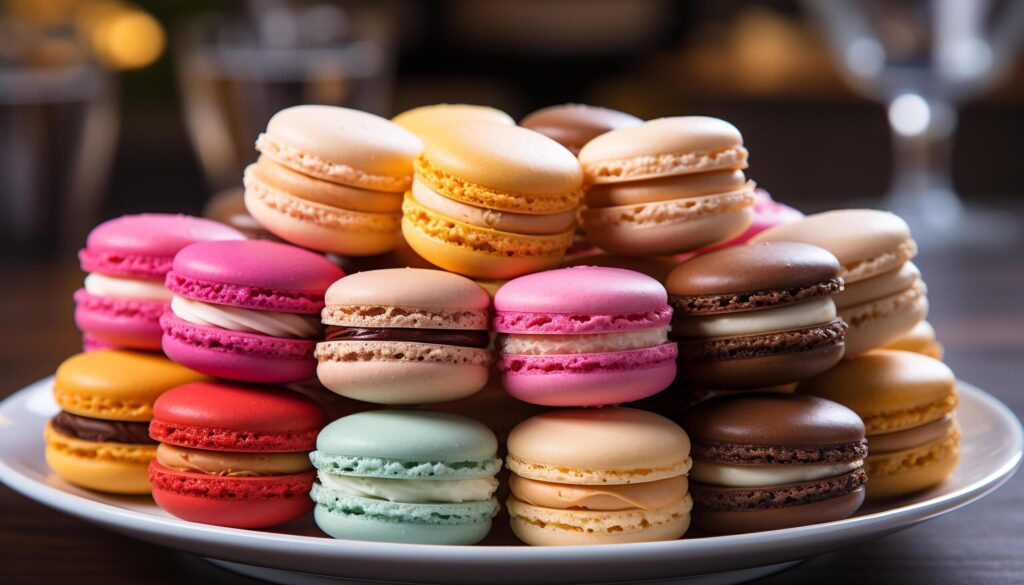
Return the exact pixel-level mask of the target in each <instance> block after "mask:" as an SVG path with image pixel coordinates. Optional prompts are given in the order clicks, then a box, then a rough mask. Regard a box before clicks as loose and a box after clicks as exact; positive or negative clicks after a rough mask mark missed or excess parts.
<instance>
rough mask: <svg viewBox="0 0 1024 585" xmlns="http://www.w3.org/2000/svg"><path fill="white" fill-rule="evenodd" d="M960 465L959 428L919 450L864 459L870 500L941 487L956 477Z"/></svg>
mask: <svg viewBox="0 0 1024 585" xmlns="http://www.w3.org/2000/svg"><path fill="white" fill-rule="evenodd" d="M869 446H870V440H869ZM959 462H960V429H959V428H957V429H955V430H954V432H953V433H952V434H950V435H948V436H946V437H943V438H942V439H939V440H938V441H934V442H932V443H930V444H928V445H923V446H921V447H919V448H917V449H908V450H906V451H900V452H897V453H884V454H881V455H878V456H871V455H869V456H868V457H867V459H865V460H864V468H865V469H866V470H867V472H868V484H867V485H868V488H867V491H868V494H867V495H868V498H870V499H873V500H875V499H882V498H892V497H897V496H904V495H908V494H912V493H914V492H919V491H921V490H924V489H928V488H930V487H933V486H936V485H939V484H940V483H942V482H943V481H945V480H946V478H948V477H949V476H950V475H952V473H953V470H954V469H956V466H957V464H958V463H959Z"/></svg>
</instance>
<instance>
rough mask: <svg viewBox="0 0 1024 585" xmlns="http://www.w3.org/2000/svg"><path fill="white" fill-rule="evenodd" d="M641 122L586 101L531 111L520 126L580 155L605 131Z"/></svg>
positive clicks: (630, 115) (634, 117)
mask: <svg viewBox="0 0 1024 585" xmlns="http://www.w3.org/2000/svg"><path fill="white" fill-rule="evenodd" d="M641 123H643V120H641V119H640V118H637V117H636V116H634V115H632V114H627V113H625V112H620V111H618V110H612V109H609V108H601V107H598V106H587V105H584V104H561V105H557V106H548V107H546V108H541V109H539V110H537V111H536V112H533V113H531V114H527V115H526V117H525V118H523V119H522V121H520V122H519V125H520V126H522V127H523V128H529V129H530V130H533V131H535V132H540V133H541V134H543V135H545V136H547V137H548V138H550V139H552V140H554V141H555V142H557V143H559V144H561V145H562V146H564V147H566V148H568V149H569V150H570V151H572V153H573V154H579V152H580V149H581V148H583V145H584V144H586V143H588V142H590V141H591V140H593V139H594V138H597V137H598V136H600V135H602V134H604V133H605V132H611V131H612V130H617V129H619V128H625V127H626V126H637V125H639V124H641Z"/></svg>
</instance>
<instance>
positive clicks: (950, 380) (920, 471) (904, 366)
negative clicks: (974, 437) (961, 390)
mask: <svg viewBox="0 0 1024 585" xmlns="http://www.w3.org/2000/svg"><path fill="white" fill-rule="evenodd" d="M797 391H798V392H800V393H802V394H810V395H813V396H820V397H822V398H827V399H829V400H834V401H836V402H838V403H840V404H843V405H845V406H847V407H849V408H850V409H852V410H853V411H854V412H856V413H857V414H858V415H860V417H861V418H862V419H863V420H864V425H865V427H866V429H867V437H868V450H869V452H868V457H867V459H865V460H864V469H865V470H866V471H867V474H868V488H867V489H868V497H869V498H888V497H894V496H902V495H906V494H911V493H914V492H918V491H921V490H923V489H927V488H930V487H933V486H935V485H938V484H940V483H942V482H943V481H944V480H945V479H946V478H947V477H949V476H950V474H952V473H953V470H954V468H956V465H957V463H958V462H959V460H960V427H959V426H958V425H957V423H956V413H955V412H954V411H955V409H956V405H957V394H956V377H955V376H954V375H953V372H952V371H951V370H950V369H949V368H948V367H946V365H945V364H943V363H942V362H940V361H938V360H936V359H933V358H930V357H928V356H924V355H920V354H916V353H911V352H906V351H890V350H875V351H870V352H868V353H865V354H862V355H860V356H857V357H855V358H852V359H849V360H844V361H843V362H842V363H840V364H839V365H838V366H836V367H835V368H832V369H831V370H829V371H828V372H825V373H824V374H822V375H820V376H817V377H814V378H811V379H809V380H804V381H803V382H801V383H800V385H799V386H798V387H797Z"/></svg>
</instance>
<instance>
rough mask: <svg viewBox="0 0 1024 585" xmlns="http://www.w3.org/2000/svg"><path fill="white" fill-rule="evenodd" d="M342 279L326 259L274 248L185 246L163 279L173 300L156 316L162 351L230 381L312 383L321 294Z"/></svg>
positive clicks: (258, 244) (255, 243) (256, 243)
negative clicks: (303, 381)
mask: <svg viewBox="0 0 1024 585" xmlns="http://www.w3.org/2000/svg"><path fill="white" fill-rule="evenodd" d="M343 275H344V273H343V272H342V271H341V269H340V268H338V267H337V266H335V265H334V264H331V263H330V262H329V261H328V260H327V259H326V258H324V257H323V256H320V255H319V254H314V253H313V252H310V251H308V250H303V249H301V248H296V247H294V246H289V245H287V244H280V243H277V242H268V241H262V240H249V241H245V242H209V243H202V244H194V245H192V246H189V247H187V248H185V249H184V250H182V251H181V252H179V253H178V255H177V256H175V258H174V266H173V269H172V270H171V271H170V272H169V273H168V274H167V288H168V289H170V290H171V292H173V293H174V298H173V299H171V311H170V312H168V313H165V314H164V316H163V317H161V318H160V326H161V327H162V328H163V349H164V352H165V353H166V354H167V356H168V357H170V358H171V359H173V360H174V361H176V362H178V363H180V364H183V365H186V366H188V367H190V368H192V369H194V370H197V371H199V372H203V373H205V374H209V375H211V376H216V377H218V378H226V379H229V380H239V381H242V382H261V383H282V382H299V381H302V380H307V379H309V378H312V377H314V376H315V375H316V358H315V357H314V356H313V352H314V350H315V349H316V342H317V341H318V340H319V339H320V338H321V336H322V334H323V328H322V327H321V326H320V319H319V313H320V310H321V309H323V307H324V293H325V292H326V291H327V287H328V286H330V285H331V283H333V282H334V281H335V280H338V279H339V278H341V277H342V276H343Z"/></svg>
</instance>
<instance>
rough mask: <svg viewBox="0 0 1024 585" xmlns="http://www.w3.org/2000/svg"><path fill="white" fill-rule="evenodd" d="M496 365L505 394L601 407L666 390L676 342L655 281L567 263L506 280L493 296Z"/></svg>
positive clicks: (662, 293) (551, 403) (661, 289)
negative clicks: (557, 267)
mask: <svg viewBox="0 0 1024 585" xmlns="http://www.w3.org/2000/svg"><path fill="white" fill-rule="evenodd" d="M494 307H495V310H496V313H497V314H496V317H495V319H494V329H495V330H496V331H497V332H498V333H499V335H498V339H497V341H496V347H497V349H498V352H499V357H498V369H499V370H500V371H501V373H502V381H503V384H504V387H505V390H506V391H508V393H509V394H511V395H512V396H514V397H516V398H518V399H520V400H523V401H525V402H530V403H533V404H540V405H544V406H601V405H607V404H620V403H623V402H630V401H633V400H639V399H641V398H645V397H647V396H651V395H653V394H656V393H658V392H660V391H662V390H664V389H665V388H666V387H668V386H669V385H670V384H671V383H672V380H673V378H675V374H676V365H675V357H676V344H675V343H672V342H669V341H668V332H669V324H670V322H671V319H672V308H671V307H670V306H669V304H668V294H667V293H666V292H665V287H663V286H662V285H661V283H659V282H658V281H657V280H655V279H653V278H651V277H649V276H647V275H644V274H640V273H639V272H633V271H632V270H623V269H621V268H607V267H599V266H574V267H571V268H561V269H558V270H550V271H547V272H538V273H535V274H530V275H527V276H523V277H520V278H517V279H515V280H512V281H510V282H508V283H507V284H505V285H504V286H502V287H501V288H500V289H498V292H497V294H496V295H495V297H494Z"/></svg>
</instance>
